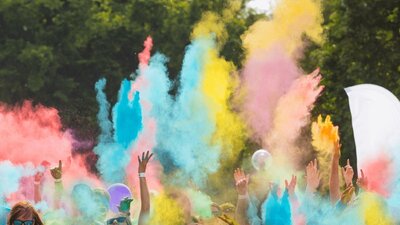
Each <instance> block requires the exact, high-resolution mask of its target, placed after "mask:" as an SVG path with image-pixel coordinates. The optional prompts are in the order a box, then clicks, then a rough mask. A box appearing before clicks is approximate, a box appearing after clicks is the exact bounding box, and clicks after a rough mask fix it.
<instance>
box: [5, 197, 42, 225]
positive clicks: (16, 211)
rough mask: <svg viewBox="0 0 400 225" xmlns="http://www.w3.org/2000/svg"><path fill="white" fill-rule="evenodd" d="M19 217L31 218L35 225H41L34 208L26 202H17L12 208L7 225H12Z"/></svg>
mask: <svg viewBox="0 0 400 225" xmlns="http://www.w3.org/2000/svg"><path fill="white" fill-rule="evenodd" d="M20 216H32V218H33V219H34V220H35V225H43V221H42V219H40V216H39V214H38V213H37V212H36V210H35V208H33V206H32V205H31V204H29V203H28V202H18V203H17V204H15V205H14V207H12V209H11V211H10V214H9V215H8V219H7V225H13V223H14V221H15V220H16V219H17V218H18V217H20Z"/></svg>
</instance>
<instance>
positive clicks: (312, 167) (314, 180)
mask: <svg viewBox="0 0 400 225" xmlns="http://www.w3.org/2000/svg"><path fill="white" fill-rule="evenodd" d="M306 181H307V186H306V192H307V193H308V194H311V195H313V194H314V193H315V192H316V191H317V188H318V186H319V183H320V181H321V176H320V173H319V171H318V163H317V159H314V160H313V161H311V162H309V163H308V165H307V167H306Z"/></svg>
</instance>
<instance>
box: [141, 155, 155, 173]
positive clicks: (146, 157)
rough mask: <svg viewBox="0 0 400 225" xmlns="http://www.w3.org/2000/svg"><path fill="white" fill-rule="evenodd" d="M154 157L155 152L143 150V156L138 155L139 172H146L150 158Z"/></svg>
mask: <svg viewBox="0 0 400 225" xmlns="http://www.w3.org/2000/svg"><path fill="white" fill-rule="evenodd" d="M151 157H153V153H151V154H150V151H147V152H146V153H144V152H142V157H139V156H138V161H139V169H138V170H139V173H145V172H146V167H147V163H148V162H149V160H150V159H151Z"/></svg>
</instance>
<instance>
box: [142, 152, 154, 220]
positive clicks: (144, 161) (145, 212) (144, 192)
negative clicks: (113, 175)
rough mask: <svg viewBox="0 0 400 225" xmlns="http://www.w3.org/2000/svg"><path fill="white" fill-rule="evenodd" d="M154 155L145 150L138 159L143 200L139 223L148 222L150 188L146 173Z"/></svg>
mask: <svg viewBox="0 0 400 225" xmlns="http://www.w3.org/2000/svg"><path fill="white" fill-rule="evenodd" d="M152 156H153V153H151V154H150V152H149V151H147V152H146V153H144V152H143V153H142V157H139V156H138V161H139V169H138V172H139V182H140V200H141V208H140V214H139V223H138V225H145V224H147V220H148V217H149V213H150V194H149V189H148V187H147V182H146V176H145V173H146V167H147V163H148V162H149V160H150V159H151V157H152Z"/></svg>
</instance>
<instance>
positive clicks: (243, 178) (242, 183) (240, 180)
mask: <svg viewBox="0 0 400 225" xmlns="http://www.w3.org/2000/svg"><path fill="white" fill-rule="evenodd" d="M233 177H234V178H235V184H236V191H237V192H238V194H239V195H246V194H247V184H248V182H249V175H246V174H245V173H244V172H243V170H242V169H240V168H237V169H236V170H235V172H234V173H233Z"/></svg>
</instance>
